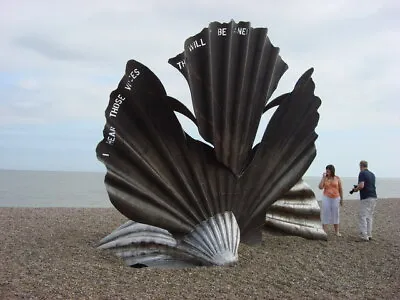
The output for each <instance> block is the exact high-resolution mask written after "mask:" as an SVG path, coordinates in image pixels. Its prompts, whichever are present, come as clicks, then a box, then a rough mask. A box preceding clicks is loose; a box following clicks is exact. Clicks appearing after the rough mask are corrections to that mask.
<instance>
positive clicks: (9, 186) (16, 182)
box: [0, 170, 400, 207]
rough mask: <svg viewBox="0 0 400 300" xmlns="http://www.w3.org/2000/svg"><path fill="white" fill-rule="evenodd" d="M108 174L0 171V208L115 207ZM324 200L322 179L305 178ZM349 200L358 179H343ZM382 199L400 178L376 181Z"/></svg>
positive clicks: (395, 194)
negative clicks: (109, 188) (320, 185)
mask: <svg viewBox="0 0 400 300" xmlns="http://www.w3.org/2000/svg"><path fill="white" fill-rule="evenodd" d="M104 175H105V173H101V172H99V173H94V172H93V173H91V172H58V171H57V172H56V171H19V170H0V207H112V204H111V202H110V200H109V198H108V195H107V191H106V188H105V185H104ZM303 179H304V181H305V182H307V184H308V185H309V186H310V187H311V188H312V189H313V191H314V193H315V195H316V198H317V199H318V200H320V199H321V191H320V190H319V189H318V183H319V180H320V177H311V176H310V177H304V178H303ZM341 179H342V181H343V187H344V198H345V199H346V200H358V199H359V198H358V197H359V195H358V193H354V194H353V195H350V194H349V192H348V191H350V190H351V188H352V186H353V184H356V183H357V177H341ZM376 188H377V193H378V197H379V198H399V199H400V178H377V183H376Z"/></svg>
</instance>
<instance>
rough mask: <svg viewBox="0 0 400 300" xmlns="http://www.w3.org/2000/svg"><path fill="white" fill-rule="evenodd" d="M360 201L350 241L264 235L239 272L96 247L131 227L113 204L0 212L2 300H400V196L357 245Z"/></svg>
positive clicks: (347, 214)
mask: <svg viewBox="0 0 400 300" xmlns="http://www.w3.org/2000/svg"><path fill="white" fill-rule="evenodd" d="M357 212H358V201H345V205H344V207H343V208H342V211H341V232H342V235H343V236H342V237H336V236H334V235H333V229H332V232H330V233H329V240H328V241H312V240H306V239H303V238H299V237H292V236H283V235H276V234H273V233H271V232H267V231H266V232H265V233H264V241H263V243H262V244H261V245H259V246H256V247H248V246H246V245H241V246H240V249H239V256H240V257H239V263H238V264H237V265H235V266H233V267H212V268H207V267H199V268H190V269H189V268H188V269H179V270H171V269H167V270H165V269H150V268H142V269H135V268H130V267H127V266H125V265H124V264H123V261H122V260H120V259H118V258H116V257H114V256H113V255H111V254H109V253H108V252H104V251H101V250H97V249H96V248H95V246H96V243H97V242H98V241H99V240H100V239H101V238H103V237H104V236H106V235H107V234H108V233H109V232H111V231H112V230H114V229H115V228H116V227H117V226H119V225H120V224H121V223H122V222H124V221H126V218H125V217H123V216H122V215H121V214H120V213H119V212H118V211H117V210H116V209H114V208H105V209H103V208H0V240H1V247H0V260H1V267H0V299H207V298H213V299H255V298H256V299H260V298H261V299H305V298H307V299H400V217H399V216H400V199H384V200H380V201H379V202H378V205H377V208H376V215H375V235H374V240H373V241H370V242H357V241H356V240H357Z"/></svg>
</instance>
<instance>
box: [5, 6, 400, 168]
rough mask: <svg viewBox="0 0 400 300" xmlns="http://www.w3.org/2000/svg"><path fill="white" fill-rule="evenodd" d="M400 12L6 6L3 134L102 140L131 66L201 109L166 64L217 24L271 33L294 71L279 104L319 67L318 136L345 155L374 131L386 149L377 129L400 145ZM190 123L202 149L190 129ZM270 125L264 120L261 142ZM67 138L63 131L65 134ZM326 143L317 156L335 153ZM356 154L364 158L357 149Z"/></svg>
mask: <svg viewBox="0 0 400 300" xmlns="http://www.w3.org/2000/svg"><path fill="white" fill-rule="evenodd" d="M399 8H400V2H398V1H395V0H392V1H389V0H386V1H373V0H365V1H350V2H349V1H345V0H338V1H331V2H321V1H318V0H307V1H295V0H293V1H290V0H282V1H279V2H277V1H246V2H239V1H236V2H231V1H218V2H215V1H206V0H203V1H196V2H192V3H189V2H188V1H180V0H171V1H168V2H166V1H161V0H159V1H155V0H148V1H125V0H121V1H105V0H103V1H96V2H93V1H87V2H82V1H77V0H69V1H67V2H57V3H56V2H54V1H49V0H40V1H35V2H32V1H24V0H19V1H13V2H12V1H11V2H4V3H2V9H1V10H0V36H2V38H1V39H0V48H1V49H2V55H1V56H0V99H2V100H1V101H0V133H1V130H2V128H6V127H7V126H11V125H12V126H20V125H21V126H26V127H27V128H28V127H29V126H32V124H36V125H37V124H44V125H46V124H47V125H48V126H56V125H55V124H57V123H58V122H66V123H68V122H70V123H71V124H73V123H79V122H93V124H94V125H93V126H95V127H96V128H99V130H100V131H101V129H102V126H103V125H104V110H105V108H106V106H107V103H108V100H109V99H108V98H109V94H110V93H111V91H112V90H114V89H115V88H116V86H117V84H118V82H119V80H120V78H121V76H122V75H123V72H124V69H125V63H126V61H127V60H129V59H131V58H133V59H136V60H138V61H140V62H142V63H144V64H145V65H146V66H148V67H149V68H150V69H151V70H152V71H153V72H154V73H155V74H156V75H157V76H158V77H159V78H160V80H161V82H162V83H163V84H164V86H165V88H166V90H167V92H168V93H169V94H170V95H171V96H173V97H175V98H177V99H179V100H181V101H182V102H184V103H185V104H186V105H187V106H188V107H189V108H190V109H192V105H191V102H190V92H189V89H188V86H187V83H186V81H185V80H184V78H183V76H182V75H181V74H179V72H177V71H176V70H175V69H174V68H173V67H172V66H170V65H169V64H168V63H167V61H168V59H169V58H170V57H173V56H175V55H176V54H178V53H180V52H181V51H182V50H183V43H184V40H185V39H186V38H188V37H189V36H192V35H194V34H196V33H198V32H200V31H201V29H202V28H203V27H206V26H208V23H209V22H211V21H221V22H229V21H230V20H231V19H235V21H239V20H245V21H251V22H252V25H253V26H258V27H260V26H262V27H268V28H269V33H268V35H269V36H270V39H271V41H272V42H273V44H274V45H276V46H279V47H280V49H281V52H280V54H281V55H282V57H283V59H284V60H285V61H286V62H287V63H288V65H289V70H288V71H287V72H286V73H285V75H284V76H283V78H282V80H281V82H280V83H279V86H278V89H277V91H276V92H275V94H274V95H273V97H276V96H278V95H280V94H282V93H285V92H288V91H291V90H292V89H293V86H294V84H295V82H296V81H297V79H298V78H299V77H300V76H301V74H302V73H303V72H304V71H306V70H307V69H308V68H310V67H314V69H315V72H314V75H313V78H314V81H315V83H316V94H317V95H318V96H319V97H320V98H321V99H322V106H321V108H320V110H319V112H320V115H321V119H320V122H319V125H318V128H317V131H318V133H319V134H320V136H322V135H324V134H325V135H329V136H332V143H336V144H339V143H340V136H343V134H350V133H351V135H352V136H354V133H357V132H361V131H363V130H367V131H369V132H372V134H373V136H372V137H371V139H376V141H377V143H386V142H387V139H386V138H385V139H383V138H381V137H380V136H379V133H377V132H379V130H381V131H383V130H385V129H386V128H391V129H393V130H395V131H394V134H395V135H396V134H397V136H400V118H399V117H398V112H399V109H400V102H399V101H397V98H398V94H399V87H398V83H397V81H398V77H399V71H398V70H400V62H399V60H398V59H397V58H398V56H399V54H400V34H399V32H400V30H399V29H400V21H399V20H400V18H399V11H400V10H399ZM180 119H181V118H180ZM181 120H182V122H183V125H184V127H185V128H186V129H187V130H188V131H189V132H190V133H191V134H192V135H193V136H195V137H197V138H199V136H198V133H197V130H196V128H195V127H194V126H192V125H190V121H189V122H187V121H185V119H184V118H183V119H181ZM267 121H268V117H267V116H266V117H264V118H263V120H262V124H261V125H260V130H259V133H260V132H262V131H263V130H264V128H265V125H266V123H267ZM74 128H75V127H74ZM74 130H78V129H77V128H75V129H74ZM331 130H335V132H336V133H335V134H334V133H332V132H331ZM67 131H68V129H67V127H63V128H62V129H60V131H59V134H60V135H61V136H67V135H68V132H67ZM32 134H33V135H34V133H32ZM87 134H89V133H87ZM259 136H260V134H259ZM88 140H92V139H90V138H88ZM321 140H324V138H321ZM328 140H329V139H328ZM324 141H325V142H324V144H318V145H319V148H320V149H321V151H324V153H325V152H331V150H330V147H329V146H326V143H327V142H328V141H327V140H324ZM379 141H380V142H379ZM347 143H349V144H351V143H354V144H351V145H354V148H355V149H356V144H357V142H356V141H348V142H347ZM370 147H373V145H372V146H371V145H370ZM321 151H319V152H321ZM354 151H357V150H354ZM376 151H377V152H378V150H376ZM343 155H345V154H343ZM321 156H322V157H323V154H321ZM0 166H1V165H0ZM399 167H400V166H399ZM318 174H319V173H318Z"/></svg>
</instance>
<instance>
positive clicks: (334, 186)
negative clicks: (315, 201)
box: [324, 176, 340, 198]
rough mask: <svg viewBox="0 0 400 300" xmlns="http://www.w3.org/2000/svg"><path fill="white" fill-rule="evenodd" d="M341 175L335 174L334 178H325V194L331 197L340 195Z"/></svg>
mask: <svg viewBox="0 0 400 300" xmlns="http://www.w3.org/2000/svg"><path fill="white" fill-rule="evenodd" d="M339 185H340V183H339V177H337V176H335V177H334V178H332V179H328V180H325V183H324V195H325V196H327V197H329V198H338V197H340V193H339Z"/></svg>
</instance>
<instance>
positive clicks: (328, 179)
mask: <svg viewBox="0 0 400 300" xmlns="http://www.w3.org/2000/svg"><path fill="white" fill-rule="evenodd" d="M318 187H319V188H320V189H321V190H322V189H323V190H324V192H323V196H322V213H321V220H322V227H323V228H324V230H325V232H327V229H328V224H333V227H334V229H335V233H336V235H337V236H342V235H341V234H340V232H339V203H340V205H343V190H342V182H341V181H340V178H339V177H338V176H336V175H335V167H334V166H333V165H327V166H326V172H325V173H324V174H323V175H322V178H321V181H320V183H319V185H318Z"/></svg>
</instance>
